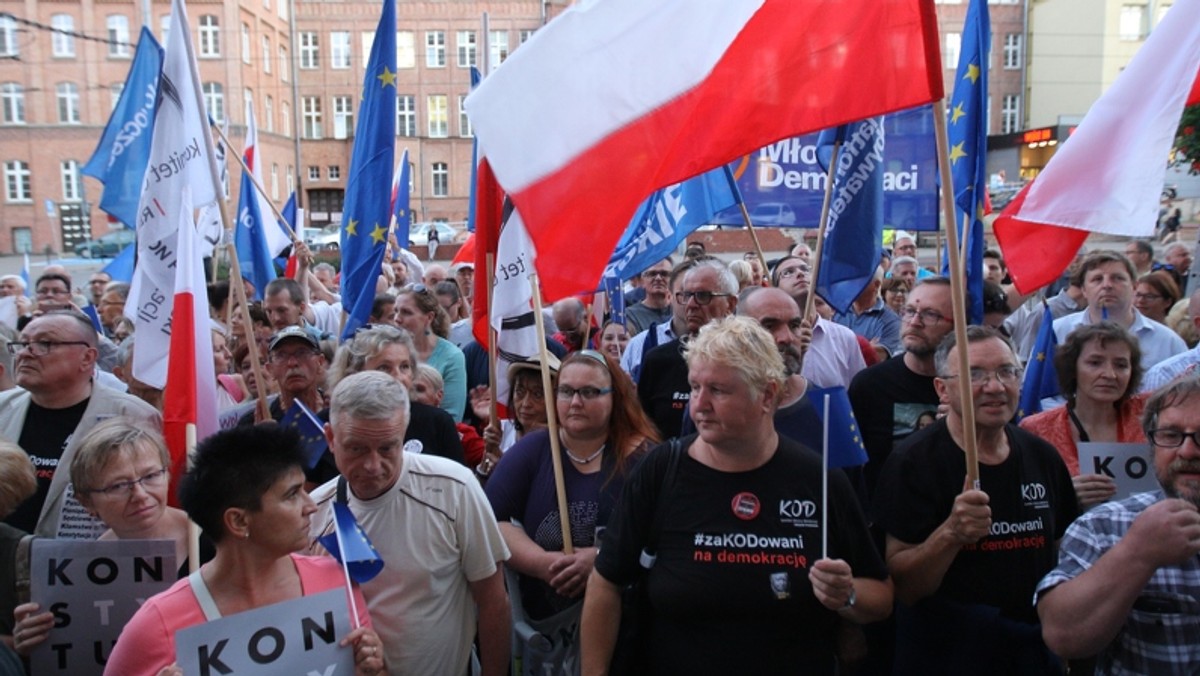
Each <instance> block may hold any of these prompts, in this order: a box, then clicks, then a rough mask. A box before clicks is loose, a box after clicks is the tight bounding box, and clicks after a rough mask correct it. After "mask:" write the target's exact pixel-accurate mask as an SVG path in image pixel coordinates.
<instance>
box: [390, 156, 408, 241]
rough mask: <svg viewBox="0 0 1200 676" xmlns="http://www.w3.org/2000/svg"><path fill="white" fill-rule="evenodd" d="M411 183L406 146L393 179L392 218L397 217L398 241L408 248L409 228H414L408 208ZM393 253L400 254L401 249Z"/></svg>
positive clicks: (396, 231)
mask: <svg viewBox="0 0 1200 676" xmlns="http://www.w3.org/2000/svg"><path fill="white" fill-rule="evenodd" d="M411 184H412V169H410V168H409V166H408V148H405V149H404V154H403V155H401V156H400V161H399V162H397V163H396V178H395V179H393V180H392V218H394V219H396V230H395V233H396V241H397V242H399V243H400V246H402V247H404V248H406V249H407V248H408V238H409V230H410V229H411V228H412V210H411V209H409V208H408V205H409V202H410V201H411V193H412V190H411V189H410V185H411ZM393 253H394V254H395V255H399V254H400V252H399V251H395V252H393ZM392 260H395V258H393V259H392Z"/></svg>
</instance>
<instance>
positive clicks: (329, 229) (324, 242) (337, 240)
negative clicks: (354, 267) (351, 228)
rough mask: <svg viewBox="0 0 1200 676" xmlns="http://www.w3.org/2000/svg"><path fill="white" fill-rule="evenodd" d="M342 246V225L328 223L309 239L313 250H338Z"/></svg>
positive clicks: (309, 244)
mask: <svg viewBox="0 0 1200 676" xmlns="http://www.w3.org/2000/svg"><path fill="white" fill-rule="evenodd" d="M341 246H342V226H340V225H328V226H325V227H324V228H321V230H320V232H318V233H317V235H316V236H314V237H312V238H310V239H309V240H308V247H309V248H310V249H312V250H313V251H337V250H338V249H339V248H341Z"/></svg>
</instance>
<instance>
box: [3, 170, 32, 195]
mask: <svg viewBox="0 0 1200 676" xmlns="http://www.w3.org/2000/svg"><path fill="white" fill-rule="evenodd" d="M32 186H33V180H32V177H31V176H30V173H29V163H28V162H22V161H21V160H14V161H12V162H5V163H4V190H5V196H6V197H7V198H8V201H9V202H30V201H32V200H33V187H32Z"/></svg>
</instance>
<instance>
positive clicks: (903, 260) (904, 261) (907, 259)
mask: <svg viewBox="0 0 1200 676" xmlns="http://www.w3.org/2000/svg"><path fill="white" fill-rule="evenodd" d="M909 264H911V265H913V266H917V265H918V263H917V259H915V258H913V257H912V256H897V257H896V258H893V259H892V267H893V268H895V267H896V266H897V265H909Z"/></svg>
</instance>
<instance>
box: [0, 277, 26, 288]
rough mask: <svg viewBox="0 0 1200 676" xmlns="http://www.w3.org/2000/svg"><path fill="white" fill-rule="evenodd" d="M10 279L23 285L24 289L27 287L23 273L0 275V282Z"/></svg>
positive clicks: (20, 285) (18, 284)
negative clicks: (22, 276)
mask: <svg viewBox="0 0 1200 676" xmlns="http://www.w3.org/2000/svg"><path fill="white" fill-rule="evenodd" d="M9 280H12V281H14V282H16V283H17V286H19V287H21V288H22V289H24V288H25V280H24V279H22V278H21V275H4V276H3V277H0V282H7V281H9Z"/></svg>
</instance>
